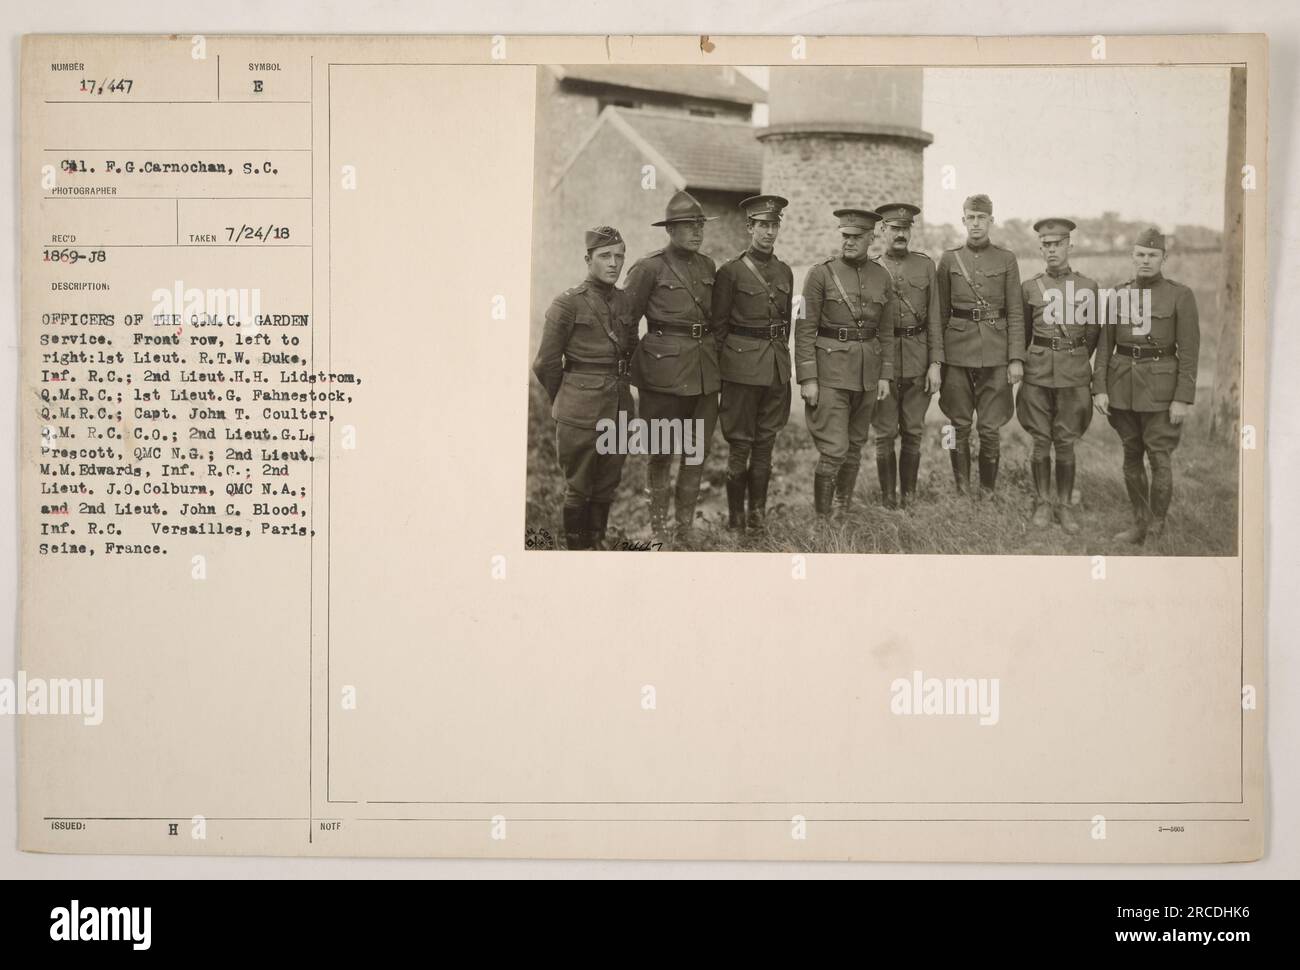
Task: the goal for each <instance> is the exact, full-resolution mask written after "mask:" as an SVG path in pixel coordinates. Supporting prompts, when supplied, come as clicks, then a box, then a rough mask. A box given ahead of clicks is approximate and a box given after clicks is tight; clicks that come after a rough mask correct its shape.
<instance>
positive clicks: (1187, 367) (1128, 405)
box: [1092, 274, 1201, 518]
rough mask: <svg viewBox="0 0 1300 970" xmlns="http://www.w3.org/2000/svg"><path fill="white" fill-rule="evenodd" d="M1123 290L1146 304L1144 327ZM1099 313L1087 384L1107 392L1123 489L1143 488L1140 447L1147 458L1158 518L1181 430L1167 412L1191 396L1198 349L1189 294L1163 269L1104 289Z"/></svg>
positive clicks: (1168, 490)
mask: <svg viewBox="0 0 1300 970" xmlns="http://www.w3.org/2000/svg"><path fill="white" fill-rule="evenodd" d="M1126 292H1127V293H1133V294H1136V293H1140V294H1141V297H1140V299H1141V307H1143V308H1145V307H1148V306H1149V308H1150V321H1149V322H1150V332H1149V333H1143V332H1142V330H1143V329H1144V324H1143V319H1142V317H1143V314H1142V313H1141V310H1140V308H1139V307H1138V306H1134V305H1132V303H1133V300H1132V299H1125V298H1124V297H1122V296H1121V293H1126ZM1148 301H1149V302H1148ZM1106 319H1107V322H1108V323H1113V325H1107V326H1103V327H1102V333H1101V340H1100V343H1099V344H1098V348H1097V365H1096V368H1095V369H1094V370H1093V375H1092V392H1093V393H1094V394H1107V395H1109V397H1110V417H1109V420H1110V424H1111V427H1113V428H1114V429H1115V431H1116V433H1118V434H1119V437H1120V442H1121V444H1123V446H1124V474H1125V483H1126V485H1128V487H1129V494H1130V497H1131V498H1134V499H1135V501H1136V499H1137V498H1138V497H1139V493H1142V492H1144V491H1145V489H1144V485H1145V478H1144V475H1145V473H1144V471H1143V466H1142V459H1143V455H1144V454H1145V455H1146V456H1147V457H1148V458H1149V459H1150V461H1151V472H1152V482H1151V494H1150V503H1151V511H1152V513H1153V514H1154V515H1155V516H1156V517H1157V518H1163V516H1164V512H1165V509H1167V508H1168V504H1169V496H1170V494H1171V493H1172V489H1173V472H1172V465H1171V455H1172V453H1173V451H1174V449H1175V448H1177V447H1178V443H1179V440H1180V438H1181V435H1182V425H1180V424H1174V423H1173V422H1172V421H1170V420H1169V405H1170V403H1171V402H1173V401H1181V402H1182V403H1184V404H1192V403H1194V402H1195V400H1196V371H1197V367H1198V364H1199V359H1200V352H1201V328H1200V318H1199V315H1198V311H1197V307H1196V297H1195V295H1194V294H1193V293H1192V291H1191V289H1190V288H1188V287H1186V286H1184V285H1183V284H1181V283H1176V282H1174V281H1173V280H1170V279H1166V278H1165V277H1164V276H1163V275H1162V274H1157V275H1156V276H1155V277H1154V278H1152V279H1151V280H1149V281H1147V282H1145V283H1140V282H1139V281H1137V280H1136V279H1132V280H1127V281H1126V282H1125V283H1123V284H1122V285H1121V286H1120V287H1119V288H1118V291H1117V292H1115V293H1112V294H1111V305H1110V307H1109V308H1108V314H1107V318H1106ZM1134 354H1137V355H1138V356H1137V357H1134V356H1133V355H1134ZM1142 497H1143V498H1145V496H1142Z"/></svg>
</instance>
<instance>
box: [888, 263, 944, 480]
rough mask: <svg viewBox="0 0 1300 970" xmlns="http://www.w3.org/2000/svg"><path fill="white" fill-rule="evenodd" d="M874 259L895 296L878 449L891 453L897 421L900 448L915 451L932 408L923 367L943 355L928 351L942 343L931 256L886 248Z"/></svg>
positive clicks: (913, 452) (911, 452) (919, 447)
mask: <svg viewBox="0 0 1300 970" xmlns="http://www.w3.org/2000/svg"><path fill="white" fill-rule="evenodd" d="M876 262H877V263H879V264H880V266H881V267H882V268H883V269H884V270H885V271H886V272H887V273H889V275H890V277H891V279H892V282H893V285H894V292H895V294H896V295H897V297H898V298H897V300H895V302H894V313H895V316H894V320H893V330H894V335H895V342H894V361H895V364H894V382H893V384H892V385H891V387H890V394H889V397H887V398H885V399H884V400H883V401H879V402H877V404H876V416H875V421H874V422H873V426H874V427H875V430H876V453H877V455H879V456H883V455H885V454H893V450H894V438H895V437H897V436H898V433H899V429H900V425H901V429H902V434H903V451H904V452H905V453H908V454H918V453H919V452H920V450H921V434H922V432H923V431H924V430H925V413H926V411H928V410H929V408H930V394H929V392H927V391H926V389H925V378H926V371H927V370H928V369H929V366H930V364H931V363H932V362H933V363H938V362H939V360H940V359H942V355H940V356H937V357H932V355H931V350H930V348H931V347H939V348H941V347H942V345H943V319H942V318H941V317H940V316H939V300H938V294H937V293H936V292H935V269H934V261H933V260H931V259H930V257H929V256H927V255H925V253H917V252H910V253H907V254H906V255H905V256H903V257H902V258H901V259H900V258H898V257H895V256H894V255H893V254H892V253H885V254H884V255H883V256H881V257H879V258H878V259H877V260H876Z"/></svg>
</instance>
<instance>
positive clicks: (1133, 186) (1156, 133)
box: [745, 65, 1228, 229]
mask: <svg viewBox="0 0 1300 970" xmlns="http://www.w3.org/2000/svg"><path fill="white" fill-rule="evenodd" d="M745 73H746V74H748V75H749V76H751V77H753V78H754V79H755V80H756V81H758V82H759V83H760V84H763V85H765V86H766V83H767V77H766V75H767V71H766V69H765V68H756V69H746V70H745ZM1227 117H1228V69H1227V68H1226V67H1109V66H1102V65H1098V66H1096V67H1082V68H1064V67H1062V68H928V69H926V72H925V95H924V101H923V120H922V125H923V127H924V128H925V130H926V131H928V132H930V133H931V134H932V135H934V143H933V144H932V145H930V147H929V148H927V149H926V151H925V200H924V202H923V207H924V210H925V219H926V221H927V222H949V223H957V222H959V221H960V220H961V212H960V207H961V200H962V199H964V198H965V197H966V196H967V195H969V194H971V193H974V192H984V193H986V194H988V195H989V196H991V197H992V199H993V212H994V217H995V218H996V219H1009V218H1014V217H1020V218H1024V219H1031V220H1032V219H1038V218H1041V217H1042V216H1044V215H1065V216H1076V217H1077V216H1085V217H1088V216H1098V215H1100V214H1101V213H1102V212H1105V211H1107V210H1113V211H1115V212H1118V213H1119V214H1120V216H1121V218H1125V219H1135V220H1137V219H1140V220H1143V221H1149V222H1154V223H1156V224H1157V225H1159V226H1161V228H1165V229H1172V228H1173V226H1175V225H1176V224H1178V223H1191V224H1195V225H1202V226H1208V227H1210V228H1213V229H1221V228H1222V226H1223V178H1224V164H1225V158H1226V151H1227ZM945 165H952V166H954V167H955V169H956V185H955V187H953V188H952V189H945V188H944V186H943V167H944V166H945ZM882 201H883V200H882Z"/></svg>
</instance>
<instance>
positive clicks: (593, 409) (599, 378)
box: [551, 373, 615, 427]
mask: <svg viewBox="0 0 1300 970" xmlns="http://www.w3.org/2000/svg"><path fill="white" fill-rule="evenodd" d="M614 383H615V379H614V378H612V377H606V376H604V375H602V374H575V373H567V374H565V375H564V382H563V383H562V384H561V385H560V393H558V394H557V395H555V404H554V406H553V407H552V408H551V415H552V416H553V417H554V418H555V420H556V421H563V422H566V423H569V424H580V425H585V426H587V427H593V426H594V425H595V423H596V422H597V421H598V420H599V419H600V418H602V417H613V415H612V414H609V413H608V412H609V411H611V410H612V409H613V408H612V407H611V405H613V404H614V403H615V401H614V396H613V395H611V394H610V388H611V387H612V386H613V384H614Z"/></svg>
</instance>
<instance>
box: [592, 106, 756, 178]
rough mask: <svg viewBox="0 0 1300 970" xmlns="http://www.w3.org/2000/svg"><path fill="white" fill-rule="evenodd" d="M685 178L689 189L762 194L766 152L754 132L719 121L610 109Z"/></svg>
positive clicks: (749, 128)
mask: <svg viewBox="0 0 1300 970" xmlns="http://www.w3.org/2000/svg"><path fill="white" fill-rule="evenodd" d="M606 110H607V111H609V112H612V113H616V114H617V115H618V117H619V119H620V120H622V121H623V122H625V123H626V124H627V126H628V127H630V128H631V129H632V130H633V131H634V132H635V133H636V134H637V135H638V136H640V138H641V139H642V140H644V142H645V143H646V144H647V145H649V146H650V147H651V148H653V149H654V151H656V152H658V153H659V154H660V155H662V156H663V157H664V158H665V159H667V160H668V162H669V163H670V164H671V165H672V167H673V168H674V169H676V171H677V172H678V174H679V175H681V177H682V180H683V181H684V182H685V183H686V187H687V188H696V189H719V190H724V191H732V192H758V190H759V188H760V186H761V185H762V183H763V147H762V145H760V144H759V142H758V139H756V138H755V137H754V131H755V129H754V127H753V126H752V125H748V124H741V123H736V122H732V121H721V120H719V119H717V118H701V117H697V116H695V115H684V114H683V115H677V114H669V113H667V112H658V111H632V110H628V109H626V108H609V109H606Z"/></svg>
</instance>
